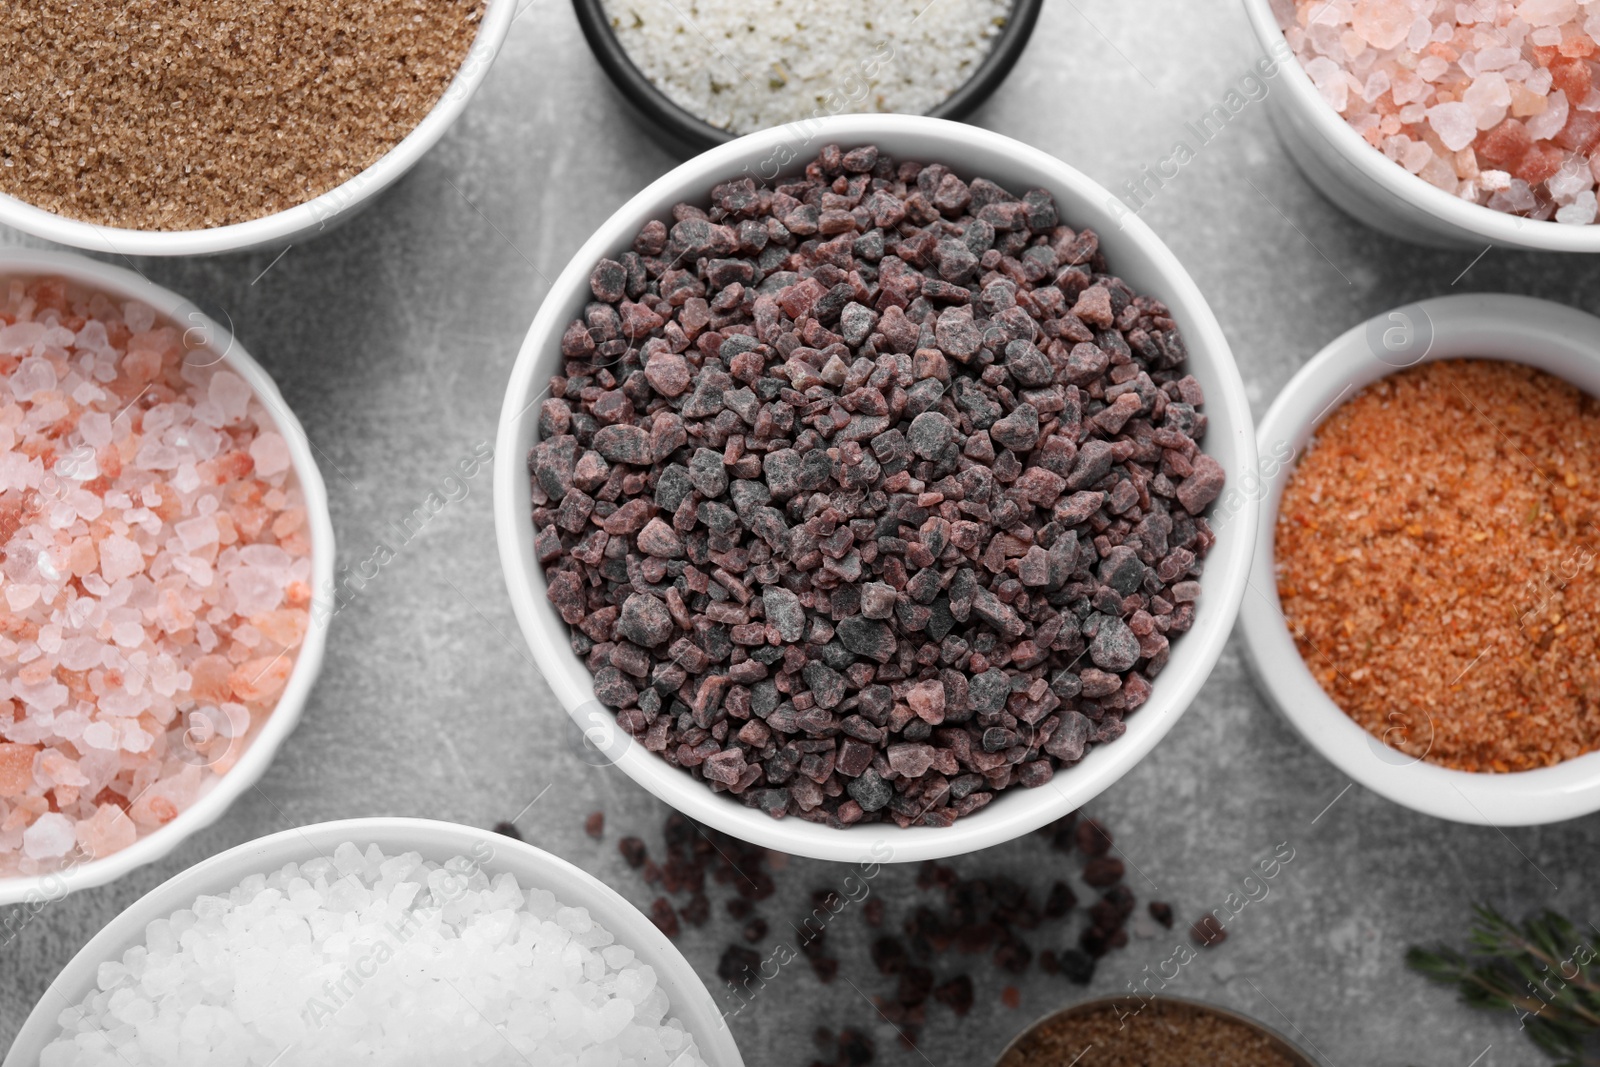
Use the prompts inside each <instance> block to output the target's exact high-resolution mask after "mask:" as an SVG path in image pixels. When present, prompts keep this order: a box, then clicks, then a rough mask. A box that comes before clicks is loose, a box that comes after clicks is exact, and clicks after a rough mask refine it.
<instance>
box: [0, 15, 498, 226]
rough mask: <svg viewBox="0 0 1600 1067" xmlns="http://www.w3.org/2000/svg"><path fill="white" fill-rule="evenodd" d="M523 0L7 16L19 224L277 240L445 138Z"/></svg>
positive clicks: (356, 202)
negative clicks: (520, 0) (514, 9)
mask: <svg viewBox="0 0 1600 1067" xmlns="http://www.w3.org/2000/svg"><path fill="white" fill-rule="evenodd" d="M514 7H515V3H514V0H392V2H388V3H383V4H347V3H340V2H338V0H262V2H253V3H240V2H237V0H225V2H209V0H178V2H176V3H159V2H157V0H134V2H133V3H131V4H124V3H121V2H118V0H86V2H85V3H81V4H75V5H68V6H63V5H51V4H45V5H33V6H29V7H26V8H13V9H10V10H9V11H8V12H7V15H6V18H5V19H4V20H0V225H5V226H11V227H14V228H16V229H19V230H22V231H25V232H27V233H30V234H33V235H34V236H37V237H43V238H46V239H48V240H51V241H56V242H59V243H61V244H67V245H74V246H76V247H79V248H85V249H89V250H92V251H96V252H109V253H113V254H117V255H198V254H210V253H218V252H234V251H242V250H246V249H252V248H261V247H273V246H279V245H283V244H285V243H288V242H292V241H296V240H300V239H303V238H305V237H307V236H311V235H313V234H315V233H317V232H320V231H322V230H325V229H328V228H329V227H331V226H332V225H334V224H335V223H336V222H339V221H342V220H343V219H344V218H347V217H348V216H349V215H350V214H352V213H353V212H354V210H355V209H356V208H357V207H359V206H363V205H365V204H366V203H368V202H370V200H371V199H372V198H373V197H374V196H375V195H376V194H377V193H378V192H380V191H382V190H383V189H385V188H387V187H388V186H389V185H390V184H392V183H393V182H394V181H395V180H396V179H397V178H399V177H400V176H401V175H402V174H404V173H405V172H406V171H407V170H408V169H410V167H411V166H412V165H413V164H415V163H416V161H417V160H418V159H420V158H421V157H422V155H423V153H425V152H426V151H427V150H428V149H429V148H431V147H432V146H433V145H434V143H435V142H437V141H438V140H439V138H440V137H441V136H443V134H444V132H445V130H446V129H448V128H449V126H450V124H451V123H452V122H454V121H455V119H456V118H457V116H459V115H460V113H461V111H462V110H463V109H464V108H465V107H466V104H467V101H468V99H470V98H471V96H472V94H473V93H474V92H475V91H476V90H477V88H478V85H479V84H480V83H481V82H482V81H483V78H484V76H485V74H487V73H488V69H489V65H490V63H491V61H492V60H493V59H494V56H495V53H496V52H497V51H498V50H499V47H500V44H501V42H502V41H504V39H505V35H506V31H507V29H508V28H509V27H510V24H511V19H512V15H513V8H514Z"/></svg>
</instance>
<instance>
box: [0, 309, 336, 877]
mask: <svg viewBox="0 0 1600 1067" xmlns="http://www.w3.org/2000/svg"><path fill="white" fill-rule="evenodd" d="M310 552H311V543H310V531H309V530H308V529H307V527H306V510H305V501H304V499H303V497H302V495H301V491H300V488H299V486H298V483H297V481H296V479H295V477H294V473H293V471H292V469H291V467H290V464H289V460H288V445H287V443H286V442H285V441H284V439H283V436H282V434H280V433H279V432H278V430H277V427H276V425H275V423H274V421H273V419H272V417H271V415H270V414H269V413H268V412H267V410H266V409H265V408H264V407H262V405H261V402H260V401H259V400H258V399H257V398H256V396H255V393H254V391H253V390H252V389H251V387H250V385H249V383H248V382H246V381H245V380H244V379H243V378H241V377H239V376H238V375H237V374H235V373H234V372H233V371H232V370H230V369H229V368H228V366H227V365H226V364H224V363H219V362H216V361H215V360H214V359H213V358H211V357H209V356H207V358H206V359H204V360H198V359H197V360H191V361H190V362H188V363H186V362H185V353H184V349H183V341H182V333H181V330H179V329H178V328H175V327H174V326H172V325H169V324H165V323H161V322H158V321H157V318H156V314H155V312H154V311H153V310H152V309H151V308H149V307H147V306H145V305H142V304H137V303H127V304H122V305H120V306H119V305H118V304H117V303H115V302H113V301H112V300H110V299H109V298H108V297H106V296H104V295H103V294H96V293H88V292H84V291H80V290H78V289H76V288H69V287H68V286H67V285H65V284H64V283H63V282H62V281H60V280H58V279H45V280H40V281H34V282H32V283H24V282H21V281H12V282H9V283H5V282H0V557H3V563H0V598H3V602H4V608H5V610H4V612H3V613H0V877H3V876H6V875H30V874H39V873H43V872H47V871H53V870H57V869H59V868H61V867H64V866H73V865H75V864H77V863H79V862H83V861H86V860H88V859H92V858H98V857H102V856H106V855H109V854H110V853H112V852H115V851H117V850H119V849H122V848H126V847H127V846H128V845H130V844H132V843H133V842H134V841H135V840H137V839H138V837H139V836H140V835H141V834H144V833H148V832H149V831H151V830H154V829H156V828H157V827H159V826H161V825H162V824H164V823H166V822H169V821H171V820H172V819H173V818H175V817H176V816H177V814H178V813H179V812H180V811H182V810H183V809H184V808H186V807H188V806H189V805H190V804H191V803H193V801H194V800H195V799H196V798H197V797H198V796H200V795H201V794H202V793H203V792H204V791H205V790H206V789H207V788H209V786H210V784H211V783H212V781H213V780H214V779H215V778H216V777H217V776H218V775H220V774H222V773H224V772H226V771H227V770H228V769H229V768H230V767H231V766H232V765H233V764H234V762H235V761H236V760H237V759H238V757H239V755H240V754H241V753H242V751H243V749H244V747H245V745H246V744H247V743H248V741H249V739H250V737H251V735H252V734H253V733H254V732H255V730H256V729H257V728H258V727H259V726H260V724H261V723H262V722H263V721H264V720H265V719H266V717H267V715H268V714H269V713H270V712H271V711H272V708H273V705H274V704H276V702H277V699H278V695H279V694H280V693H281V692H282V690H283V687H284V684H285V683H286V682H287V680H288V678H289V674H290V672H291V671H292V670H293V668H294V664H295V658H296V653H295V650H296V649H297V648H298V647H299V646H300V643H301V639H302V638H303V637H304V635H305V632H306V628H307V626H308V624H309V618H310V616H309V611H308V606H309V604H310V599H311V588H310V584H309V583H310V578H311V559H310Z"/></svg>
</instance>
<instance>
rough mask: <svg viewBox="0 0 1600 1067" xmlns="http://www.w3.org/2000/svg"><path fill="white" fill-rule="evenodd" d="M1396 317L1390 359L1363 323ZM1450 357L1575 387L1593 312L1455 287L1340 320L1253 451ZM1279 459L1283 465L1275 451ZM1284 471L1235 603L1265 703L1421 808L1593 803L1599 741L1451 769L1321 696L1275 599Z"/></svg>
mask: <svg viewBox="0 0 1600 1067" xmlns="http://www.w3.org/2000/svg"><path fill="white" fill-rule="evenodd" d="M1396 315H1399V316H1402V317H1403V320H1404V321H1401V320H1397V319H1396V318H1394V316H1396ZM1407 323H1409V324H1410V325H1411V326H1419V325H1422V324H1426V329H1427V334H1426V336H1427V337H1428V340H1427V343H1426V344H1425V345H1423V346H1422V348H1421V351H1420V352H1419V351H1417V350H1415V349H1412V350H1410V351H1408V352H1404V353H1401V355H1402V357H1403V358H1400V359H1394V360H1392V361H1386V360H1383V359H1380V358H1377V357H1376V356H1375V351H1376V349H1375V348H1374V347H1373V346H1372V338H1373V337H1374V336H1375V333H1374V331H1377V335H1381V333H1382V331H1383V330H1384V329H1387V328H1391V327H1395V328H1405V327H1406V325H1407ZM1418 336H1422V335H1421V334H1419V335H1418ZM1485 353H1489V354H1485ZM1452 358H1479V359H1491V360H1496V361H1506V362H1516V363H1522V364H1525V365H1529V366H1534V367H1537V368H1539V369H1541V370H1544V371H1546V372H1548V373H1550V374H1553V375H1554V376H1556V377H1559V378H1563V379H1564V380H1566V381H1568V382H1571V383H1572V384H1574V385H1578V387H1579V388H1585V387H1584V386H1583V385H1581V384H1579V383H1577V382H1573V380H1572V377H1571V369H1572V367H1574V366H1583V367H1587V368H1588V372H1589V375H1590V378H1591V385H1590V387H1589V388H1588V389H1586V391H1593V390H1594V389H1595V388H1596V387H1600V319H1596V318H1595V317H1593V316H1591V315H1588V314H1586V313H1585V312H1582V311H1578V310H1577V309H1575V308H1570V307H1567V306H1566V305H1563V304H1556V303H1552V302H1550V301H1546V300H1539V299H1535V298H1533V297H1527V296H1515V295H1511V294H1505V293H1458V294H1454V295H1451V296H1445V297H1436V298H1433V299H1430V300H1423V301H1421V302H1419V303H1416V304H1408V305H1405V306H1404V307H1401V308H1396V309H1393V310H1391V311H1388V312H1385V313H1383V314H1380V315H1378V316H1375V317H1374V318H1372V319H1369V320H1368V321H1367V322H1364V323H1361V324H1360V325H1357V326H1355V327H1353V328H1352V329H1350V330H1347V331H1345V332H1344V333H1343V334H1341V335H1340V336H1339V337H1337V338H1335V339H1334V340H1333V341H1330V342H1329V343H1328V344H1327V346H1326V347H1324V348H1323V349H1322V350H1321V351H1320V352H1318V353H1317V354H1316V355H1315V356H1313V357H1312V359H1311V360H1310V362H1308V363H1306V365H1305V366H1304V367H1302V368H1301V369H1300V371H1299V372H1298V373H1296V374H1295V376H1294V377H1293V378H1291V379H1290V380H1289V382H1288V384H1286V385H1285V386H1284V387H1283V390H1282V391H1281V392H1280V393H1279V394H1278V398H1277V400H1275V401H1274V402H1273V404H1272V407H1271V408H1270V409H1268V411H1267V414H1266V415H1265V416H1264V417H1263V418H1262V420H1261V422H1260V426H1259V428H1258V430H1257V445H1258V447H1259V448H1260V449H1261V451H1262V454H1264V455H1265V454H1268V453H1271V454H1274V455H1277V454H1280V453H1281V452H1282V451H1283V450H1284V449H1285V448H1289V449H1292V452H1293V455H1294V458H1298V456H1299V454H1300V450H1301V449H1302V448H1303V447H1304V446H1305V443H1306V441H1307V440H1308V439H1309V438H1310V437H1312V436H1313V434H1314V430H1315V428H1316V427H1317V426H1319V425H1321V423H1322V422H1323V421H1324V420H1325V419H1326V418H1327V416H1328V415H1329V414H1331V413H1332V412H1333V411H1334V410H1335V409H1336V408H1337V407H1338V406H1339V405H1340V404H1342V403H1343V402H1344V401H1345V397H1346V394H1352V395H1353V393H1354V392H1355V390H1357V389H1359V388H1361V387H1363V386H1365V385H1368V384H1370V383H1371V382H1374V381H1377V380H1378V379H1380V378H1384V377H1387V376H1388V375H1390V374H1393V373H1397V372H1399V371H1401V370H1403V369H1405V367H1408V366H1413V365H1418V364H1421V363H1424V362H1433V361H1435V360H1439V359H1452ZM1562 367H1565V371H1564V370H1563V369H1561V368H1562ZM1282 470H1283V471H1290V470H1292V466H1291V465H1290V464H1287V463H1286V464H1285V466H1284V467H1283V468H1282ZM1288 480H1289V478H1288V476H1287V474H1285V475H1284V476H1283V477H1273V478H1269V479H1267V480H1266V481H1265V483H1264V485H1263V490H1262V496H1263V499H1262V508H1261V511H1260V515H1259V518H1258V522H1257V527H1256V550H1255V559H1254V562H1253V563H1252V565H1251V569H1250V595H1249V596H1247V597H1246V598H1245V602H1244V606H1243V608H1242V609H1241V611H1240V629H1241V630H1242V632H1243V636H1244V644H1245V651H1246V654H1247V658H1248V659H1249V661H1250V662H1251V665H1252V667H1253V669H1254V673H1255V676H1256V679H1257V681H1258V683H1259V686H1260V689H1261V691H1262V693H1263V694H1264V695H1265V697H1266V698H1267V701H1268V703H1270V704H1272V705H1274V706H1275V707H1276V708H1277V709H1278V711H1279V712H1280V713H1281V714H1282V715H1283V716H1284V718H1285V719H1287V720H1288V721H1289V723H1290V725H1291V726H1293V727H1294V728H1295V731H1296V732H1297V733H1299V734H1300V736H1301V737H1303V738H1304V739H1305V740H1306V742H1307V743H1308V744H1309V745H1310V746H1311V747H1312V748H1313V749H1315V750H1316V751H1317V752H1319V753H1320V754H1321V755H1322V756H1323V757H1324V758H1325V759H1327V760H1328V762H1330V763H1332V764H1333V765H1334V766H1335V767H1337V768H1339V770H1341V771H1342V772H1344V774H1346V775H1348V776H1349V777H1350V778H1352V779H1353V780H1355V781H1357V782H1360V783H1361V784H1362V785H1364V786H1366V787H1367V788H1368V789H1370V790H1372V791H1373V792H1375V793H1377V794H1379V795H1380V796H1383V797H1386V798H1388V799H1389V800H1391V801H1393V802H1394V803H1396V804H1399V805H1401V806H1403V807H1407V808H1410V809H1412V810H1413V811H1418V812H1422V813H1423V814H1425V815H1432V816H1434V817H1436V818H1440V819H1447V820H1450V821H1452V822H1460V823H1468V824H1474V825H1482V826H1528V825H1539V824H1544V823H1551V822H1559V821H1561V820H1564V819H1571V818H1576V817H1578V816H1581V815H1586V814H1589V813H1591V812H1594V811H1600V752H1590V753H1586V754H1584V755H1581V756H1577V757H1574V758H1572V759H1569V760H1565V761H1563V762H1561V763H1558V764H1555V765H1553V766H1549V767H1540V768H1537V769H1534V770H1527V771H1514V772H1510V773H1506V774H1490V773H1477V772H1471V771H1459V770H1453V769H1450V768H1447V767H1443V766H1439V765H1437V764H1433V763H1427V762H1422V761H1420V760H1413V759H1411V758H1410V757H1407V756H1405V755H1403V754H1402V753H1400V752H1398V751H1397V750H1395V749H1392V748H1389V747H1388V746H1386V745H1385V744H1384V743H1383V742H1382V741H1381V740H1380V739H1379V738H1376V737H1374V736H1373V735H1371V734H1369V733H1368V732H1367V731H1366V730H1365V729H1363V728H1362V727H1360V726H1359V725H1357V724H1356V723H1355V721H1354V720H1353V719H1351V718H1350V717H1349V716H1348V715H1346V714H1345V713H1344V711H1343V710H1341V709H1340V708H1339V706H1338V705H1337V704H1335V703H1334V702H1333V700H1332V699H1331V698H1330V697H1328V695H1327V694H1326V693H1325V692H1324V691H1323V690H1322V687H1321V686H1320V685H1319V684H1318V683H1317V681H1316V679H1315V678H1314V677H1313V676H1312V674H1311V672H1310V670H1309V669H1308V668H1307V667H1306V665H1305V662H1304V660H1303V659H1302V658H1301V657H1300V654H1299V652H1298V650H1297V649H1296V647H1295V644H1294V640H1293V638H1292V637H1291V636H1290V634H1289V630H1288V626H1287V624H1286V623H1285V621H1284V617H1283V613H1282V610H1281V606H1280V602H1279V600H1278V589H1277V581H1276V575H1275V566H1276V560H1275V548H1274V545H1275V530H1276V523H1277V516H1278V507H1279V504H1280V503H1281V501H1282V498H1283V491H1284V488H1285V486H1286V485H1287V483H1288Z"/></svg>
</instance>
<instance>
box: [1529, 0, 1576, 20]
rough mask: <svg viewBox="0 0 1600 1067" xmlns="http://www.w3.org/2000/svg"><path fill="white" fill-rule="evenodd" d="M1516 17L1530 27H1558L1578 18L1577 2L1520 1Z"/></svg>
mask: <svg viewBox="0 0 1600 1067" xmlns="http://www.w3.org/2000/svg"><path fill="white" fill-rule="evenodd" d="M1517 17H1518V18H1519V19H1521V20H1522V21H1523V22H1526V23H1527V24H1528V25H1530V26H1560V25H1561V24H1562V23H1563V22H1571V21H1572V20H1573V19H1575V18H1577V17H1578V2H1577V0H1522V2H1521V3H1520V4H1518V5H1517Z"/></svg>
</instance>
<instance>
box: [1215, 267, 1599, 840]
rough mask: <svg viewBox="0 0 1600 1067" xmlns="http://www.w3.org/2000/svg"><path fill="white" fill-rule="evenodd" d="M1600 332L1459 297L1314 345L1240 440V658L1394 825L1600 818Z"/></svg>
mask: <svg viewBox="0 0 1600 1067" xmlns="http://www.w3.org/2000/svg"><path fill="white" fill-rule="evenodd" d="M1597 395H1600V322H1597V321H1596V320H1595V319H1594V318H1592V317H1591V316H1589V315H1585V314H1583V313H1581V312H1578V311H1575V310H1573V309H1571V308H1567V307H1562V306H1560V305H1557V304H1552V303H1549V302H1546V301H1541V300H1534V299H1531V298H1528V297H1521V296H1510V295H1490V294H1473V295H1463V296H1452V297H1445V298H1441V299H1436V300H1427V301H1423V302H1421V303H1419V304H1413V305H1408V306H1406V307H1403V308H1398V309H1396V310H1394V311H1391V312H1388V313H1386V314H1385V315H1382V316H1379V317H1377V318H1375V319H1373V320H1371V321H1370V322H1368V323H1366V324H1364V325H1362V326H1358V327H1356V328H1355V329H1353V330H1351V331H1349V332H1348V333H1346V334H1344V335H1343V336H1342V337H1340V338H1338V339H1337V340H1335V341H1334V342H1333V343H1332V344H1330V345H1329V346H1328V347H1327V348H1325V349H1323V351H1322V352H1321V353H1319V354H1318V355H1317V356H1316V357H1315V358H1314V359H1312V360H1311V362H1309V363H1308V364H1307V365H1306V366H1305V367H1304V368H1302V369H1301V371H1300V373H1298V374H1297V375H1295V377H1294V378H1293V379H1292V380H1291V381H1290V382H1289V384H1288V385H1287V386H1285V388H1284V390H1283V392H1282V394H1280V396H1279V397H1278V399H1277V401H1276V402H1275V403H1274V404H1273V406H1272V408H1271V410H1270V411H1269V412H1268V413H1267V416H1266V418H1265V419H1264V420H1263V421H1262V424H1261V429H1260V431H1259V435H1258V444H1259V446H1260V449H1261V455H1262V456H1263V457H1264V464H1263V468H1262V475H1263V483H1262V498H1263V499H1262V504H1263V507H1262V515H1261V519H1260V523H1259V527H1258V536H1257V543H1256V556H1255V563H1254V566H1253V568H1252V574H1251V579H1252V580H1251V582H1250V590H1251V592H1250V594H1249V595H1248V596H1247V597H1246V598H1245V604H1244V607H1243V609H1242V618H1243V624H1244V634H1245V640H1246V645H1247V647H1248V649H1249V651H1250V655H1251V658H1252V659H1253V661H1254V663H1255V667H1256V671H1257V675H1258V677H1259V679H1260V682H1261V685H1262V687H1263V689H1264V690H1265V692H1266V694H1267V696H1268V697H1269V698H1270V699H1271V700H1272V702H1273V703H1274V704H1276V705H1277V707H1278V708H1279V710H1280V711H1282V713H1283V714H1284V716H1285V717H1286V718H1287V719H1288V720H1289V721H1290V723H1291V724H1293V725H1294V727H1295V728H1296V729H1297V730H1298V731H1299V732H1300V733H1301V734H1302V735H1303V736H1304V737H1305V738H1306V740H1307V741H1309V742H1310V743H1311V744H1312V746H1313V747H1315V748H1316V749H1317V750H1318V751H1320V752H1321V753H1322V754H1323V755H1324V756H1326V757H1327V758H1328V759H1329V760H1331V761H1332V762H1333V763H1334V764H1335V765H1336V766H1338V767H1339V768H1340V769H1341V770H1342V771H1344V772H1345V773H1346V774H1348V775H1349V776H1351V777H1352V778H1354V779H1355V780H1356V781H1358V782H1360V783H1362V784H1363V785H1365V786H1367V787H1368V788H1369V789H1372V790H1374V791H1376V792H1378V793H1380V794H1382V795H1384V796H1386V797H1388V798H1389V799H1391V800H1393V801H1395V802H1396V803H1398V804H1402V805H1404V806H1406V807H1409V808H1412V809H1415V810H1417V811H1421V812H1424V813H1426V814H1430V815H1434V816H1438V817H1440V818H1445V819H1452V820H1455V821H1458V822H1465V823H1476V824H1488V825H1530V824H1539V823H1547V822H1556V821H1559V820H1562V819H1570V818H1575V817H1577V816H1580V815H1585V814H1588V813H1590V812H1593V811H1596V810H1600V710H1597V709H1600V704H1597V700H1600V600H1597V598H1596V591H1597V589H1600V529H1597V528H1596V525H1595V522H1596V518H1597V517H1600V459H1597V457H1600V405H1597V404H1596V401H1595V397H1596V396H1597Z"/></svg>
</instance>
